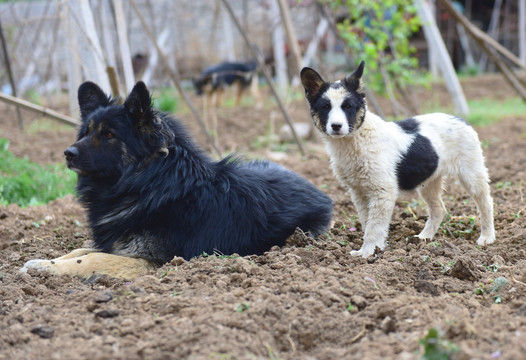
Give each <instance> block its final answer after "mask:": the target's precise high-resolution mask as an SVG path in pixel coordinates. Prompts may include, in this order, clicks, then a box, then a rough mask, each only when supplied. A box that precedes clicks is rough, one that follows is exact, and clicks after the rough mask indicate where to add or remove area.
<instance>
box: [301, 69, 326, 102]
mask: <svg viewBox="0 0 526 360" xmlns="http://www.w3.org/2000/svg"><path fill="white" fill-rule="evenodd" d="M300 78H301V83H302V84H303V87H304V88H305V96H306V97H307V100H310V99H312V98H313V97H314V96H316V94H317V93H318V92H319V91H320V89H321V87H322V86H323V84H325V81H323V79H322V78H321V76H320V74H318V73H317V72H316V70H313V69H311V68H309V67H304V68H303V69H302V70H301V72H300Z"/></svg>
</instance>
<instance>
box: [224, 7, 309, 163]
mask: <svg viewBox="0 0 526 360" xmlns="http://www.w3.org/2000/svg"><path fill="white" fill-rule="evenodd" d="M221 2H222V3H223V5H224V6H225V8H226V9H227V11H228V12H229V14H230V16H231V17H232V20H233V21H234V24H235V25H236V26H237V28H238V29H239V32H240V33H241V36H242V37H243V40H244V41H245V43H246V44H247V46H248V48H249V49H250V52H251V53H252V56H253V57H254V58H255V59H256V62H257V63H258V66H259V68H260V69H261V72H262V73H263V76H265V79H266V80H267V83H268V87H269V89H270V91H271V92H272V95H273V96H274V98H275V99H276V101H277V102H278V106H279V108H280V110H281V112H282V114H283V116H284V117H285V120H286V121H287V124H288V125H289V126H290V131H291V132H292V136H293V137H294V140H295V141H296V143H297V144H298V147H299V149H300V152H301V155H302V156H305V150H304V149H303V144H302V143H301V141H300V139H299V138H298V134H297V133H296V130H295V129H294V125H293V124H292V120H291V118H290V115H289V113H288V112H287V109H286V108H285V105H284V104H283V102H282V101H281V98H280V97H279V95H278V92H277V91H276V88H275V87H274V83H273V81H272V77H271V76H270V74H269V72H268V69H267V67H266V66H265V64H264V63H263V61H261V57H260V56H259V54H258V53H257V52H256V50H255V49H254V47H253V46H252V44H251V43H250V40H249V38H248V36H247V34H246V31H245V30H244V29H243V27H242V26H241V23H240V22H239V20H238V18H237V16H236V14H234V11H233V10H232V8H231V7H230V4H229V3H228V1H227V0H221Z"/></svg>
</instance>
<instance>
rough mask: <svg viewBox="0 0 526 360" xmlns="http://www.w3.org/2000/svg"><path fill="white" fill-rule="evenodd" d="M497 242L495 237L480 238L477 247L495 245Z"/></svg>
mask: <svg viewBox="0 0 526 360" xmlns="http://www.w3.org/2000/svg"><path fill="white" fill-rule="evenodd" d="M494 242H495V236H482V235H481V236H480V237H479V239H478V240H477V245H481V246H484V245H489V244H493V243H494Z"/></svg>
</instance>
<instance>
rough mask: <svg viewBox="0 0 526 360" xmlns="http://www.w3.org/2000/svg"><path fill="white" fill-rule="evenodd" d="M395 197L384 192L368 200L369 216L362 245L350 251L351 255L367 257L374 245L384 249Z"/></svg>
mask: <svg viewBox="0 0 526 360" xmlns="http://www.w3.org/2000/svg"><path fill="white" fill-rule="evenodd" d="M395 199H396V196H394V197H391V196H388V195H386V194H384V195H383V196H382V195H380V196H379V197H378V198H375V199H371V200H370V201H369V217H368V219H367V225H366V227H365V233H364V239H363V245H362V247H361V249H360V250H353V251H351V255H352V256H362V257H368V256H370V255H372V254H374V250H375V248H376V247H378V248H380V250H383V249H385V240H386V239H387V234H388V232H389V223H390V222H391V216H392V214H393V209H394V205H395Z"/></svg>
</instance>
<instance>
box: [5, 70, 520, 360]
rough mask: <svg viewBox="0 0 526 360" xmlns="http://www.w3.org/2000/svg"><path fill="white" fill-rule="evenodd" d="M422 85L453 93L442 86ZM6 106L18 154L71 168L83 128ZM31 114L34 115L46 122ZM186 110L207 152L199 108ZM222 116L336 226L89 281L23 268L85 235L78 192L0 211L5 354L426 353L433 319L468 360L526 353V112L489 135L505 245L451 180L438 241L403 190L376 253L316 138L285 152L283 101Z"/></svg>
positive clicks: (236, 145)
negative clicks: (196, 118) (303, 183)
mask: <svg viewBox="0 0 526 360" xmlns="http://www.w3.org/2000/svg"><path fill="white" fill-rule="evenodd" d="M497 80H499V79H495V78H493V79H490V80H488V79H487V78H483V79H481V80H480V82H477V81H474V80H471V81H470V82H468V83H465V84H464V86H465V91H466V93H467V94H468V96H472V97H484V96H497V97H505V94H512V93H513V92H512V90H510V88H509V87H508V86H507V85H506V84H505V83H503V82H502V81H497ZM487 84H491V86H490V87H487V86H486V85H487ZM484 88H488V91H487V92H486V93H484V92H481V89H484ZM422 92H423V93H428V94H432V95H429V97H432V98H435V99H436V98H438V97H441V98H442V99H445V100H444V101H446V102H447V101H448V100H447V96H445V95H444V89H443V87H440V86H439V87H438V88H433V89H432V90H424V91H422ZM0 107H1V109H2V112H1V114H2V115H0V119H1V120H0V136H1V137H7V138H8V139H9V140H10V141H11V147H10V148H11V150H12V151H13V152H14V153H15V154H16V155H19V156H27V157H29V158H30V159H31V160H33V161H36V162H39V163H49V162H57V161H63V159H62V158H63V155H62V152H63V150H64V148H65V147H67V146H68V145H69V144H70V143H72V142H73V141H74V138H75V131H74V130H67V129H62V130H56V131H44V132H36V133H35V132H32V133H29V134H28V133H27V132H25V133H22V132H20V131H19V130H18V128H17V121H16V116H15V114H16V113H15V111H14V110H13V109H12V108H11V107H8V106H6V105H3V104H0ZM386 107H387V106H386ZM290 110H291V113H292V114H293V118H294V119H295V120H296V121H309V119H308V114H307V113H306V110H305V104H304V103H303V102H293V103H292V105H290ZM24 117H25V119H26V122H30V121H31V120H32V119H33V118H34V115H33V114H30V113H24ZM181 118H182V119H183V121H184V122H186V123H187V124H189V127H190V128H191V129H192V131H193V132H194V133H195V135H196V138H197V139H198V141H200V142H201V143H202V144H203V146H204V147H207V146H206V144H205V142H204V140H203V137H202V136H201V135H200V133H199V129H198V128H197V127H196V126H194V125H193V122H192V119H191V118H190V116H188V115H183V116H181ZM218 119H219V124H220V126H219V143H220V145H221V146H222V147H223V149H224V150H225V151H236V152H239V153H241V154H245V155H246V157H248V158H253V157H259V158H272V159H276V161H278V162H280V163H282V164H283V165H284V166H286V167H288V168H290V169H292V170H294V171H297V172H299V173H300V174H302V175H303V176H305V177H306V178H308V179H309V180H310V181H312V182H313V183H314V184H316V185H317V186H319V187H320V188H321V189H323V190H324V191H325V192H326V193H327V194H329V195H330V196H331V197H332V198H333V199H334V201H335V210H334V220H335V221H334V224H333V226H332V227H331V229H330V231H329V232H328V233H327V234H325V235H322V236H320V237H319V238H317V239H312V238H309V237H307V236H305V234H303V233H301V231H297V232H296V233H295V234H294V235H293V236H291V237H290V239H289V240H288V244H287V245H286V246H284V247H282V248H278V247H275V248H273V249H271V250H270V251H268V252H267V253H265V254H264V255H262V256H246V257H237V256H208V257H200V258H195V259H192V260H190V261H184V260H183V259H179V258H175V259H173V260H172V261H171V263H168V264H166V265H164V266H163V267H161V268H160V269H158V270H152V271H151V272H150V273H149V274H147V275H144V276H141V277H139V278H137V279H134V280H130V281H125V280H120V279H113V278H109V277H106V276H104V277H102V278H100V279H98V280H97V281H96V282H93V283H85V282H82V281H80V280H79V279H77V278H73V277H69V276H52V275H49V274H47V273H36V272H33V271H30V272H29V273H27V274H26V273H22V272H20V271H19V270H18V269H19V268H20V267H21V266H22V265H23V264H24V262H25V261H27V260H29V259H34V258H54V257H58V256H61V255H63V254H65V253H67V252H69V251H71V250H72V249H74V248H77V247H80V246H82V244H83V243H85V242H86V241H89V239H90V231H89V229H88V228H87V227H86V220H85V214H84V211H83V209H82V208H81V206H80V205H79V204H78V202H77V201H76V199H75V197H74V196H66V197H65V198H62V199H58V200H55V201H53V202H51V203H50V204H48V205H45V206H38V207H28V208H19V207H18V206H16V205H9V206H7V207H0V259H1V261H0V284H1V286H0V359H35V358H42V359H108V358H114V359H143V358H146V359H186V358H188V359H387V358H392V359H417V358H420V357H421V355H422V354H423V347H422V345H421V344H420V342H419V339H422V338H424V337H425V336H426V335H427V334H428V331H429V329H431V328H436V329H439V331H440V333H441V334H442V335H441V336H442V339H443V340H444V341H443V342H442V343H446V344H448V345H449V349H450V350H451V349H453V354H454V355H453V356H454V358H457V359H473V358H476V359H494V358H499V359H519V358H522V357H523V355H524V353H526V342H525V341H524V339H525V338H526V253H525V246H524V241H525V239H526V229H525V225H526V220H525V219H526V218H525V209H526V204H525V201H524V194H523V186H524V185H525V183H524V179H525V169H526V142H525V140H524V137H525V136H526V116H524V117H519V118H510V119H503V120H502V121H501V122H499V123H498V124H495V125H491V126H489V127H485V128H480V129H477V130H478V132H479V134H480V138H481V140H482V142H483V146H484V153H485V156H486V161H487V167H488V168H489V172H490V176H491V179H492V194H493V198H494V201H495V226H496V231H497V242H496V243H495V244H494V245H490V246H488V247H484V248H481V247H478V246H477V245H476V244H475V241H476V239H477V237H478V234H479V229H480V227H479V219H478V216H477V214H476V209H475V205H474V203H473V201H472V200H471V199H469V198H468V197H467V195H466V193H465V192H464V191H463V189H462V188H461V187H460V186H459V185H458V184H457V183H455V182H449V183H448V188H447V192H446V193H445V194H444V202H445V204H446V207H447V209H448V211H449V214H450V215H449V218H447V219H445V220H444V225H443V226H442V227H441V228H440V230H439V233H438V234H437V235H436V237H435V238H434V239H433V241H432V242H427V243H426V242H423V241H416V240H414V239H413V238H412V236H413V235H415V234H417V233H418V232H419V231H420V230H421V229H422V228H423V226H424V222H425V219H426V209H425V208H424V207H423V205H422V203H421V202H419V201H418V200H417V199H416V196H415V197H408V198H405V199H400V200H399V201H398V204H397V208H396V209H395V212H394V214H393V218H392V222H391V227H390V234H389V245H388V247H387V248H386V250H385V251H384V252H383V253H379V254H377V255H376V256H374V257H371V258H369V259H362V258H354V257H351V256H350V255H349V252H350V251H351V250H352V249H358V248H360V246H361V242H362V240H361V239H362V236H363V231H362V228H361V226H360V223H359V221H358V220H357V219H356V211H355V208H354V207H353V205H352V203H351V201H350V198H349V196H348V195H347V194H346V193H345V190H344V189H343V188H342V187H341V186H340V185H339V184H338V182H337V181H336V180H335V178H334V177H333V176H332V174H331V172H330V169H329V163H328V158H327V155H326V154H325V151H324V149H323V147H322V146H321V144H320V142H319V140H317V139H316V138H315V137H314V138H312V139H309V140H307V141H305V148H306V149H307V152H308V155H307V156H306V157H301V156H300V155H298V152H297V149H296V147H295V145H293V144H288V145H286V146H283V145H278V144H277V143H276V142H275V139H274V137H273V136H271V132H269V129H272V128H273V126H274V127H275V128H276V129H277V128H278V127H279V126H280V125H281V124H282V120H280V119H281V116H280V115H279V113H278V112H277V109H276V107H275V106H274V105H272V102H271V101H268V102H267V104H266V105H265V107H264V108H263V109H254V108H252V107H250V106H244V107H239V108H222V109H219V110H218ZM271 124H273V125H271ZM276 131H277V130H276ZM267 144H271V145H272V146H273V147H274V149H273V151H272V149H271V148H272V146H270V147H269V146H266V145H267ZM284 147H286V148H287V149H286V150H287V151H285V152H283V151H282V150H283V149H284ZM269 149H270V150H269ZM276 150H281V151H276ZM443 351H445V350H443Z"/></svg>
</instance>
